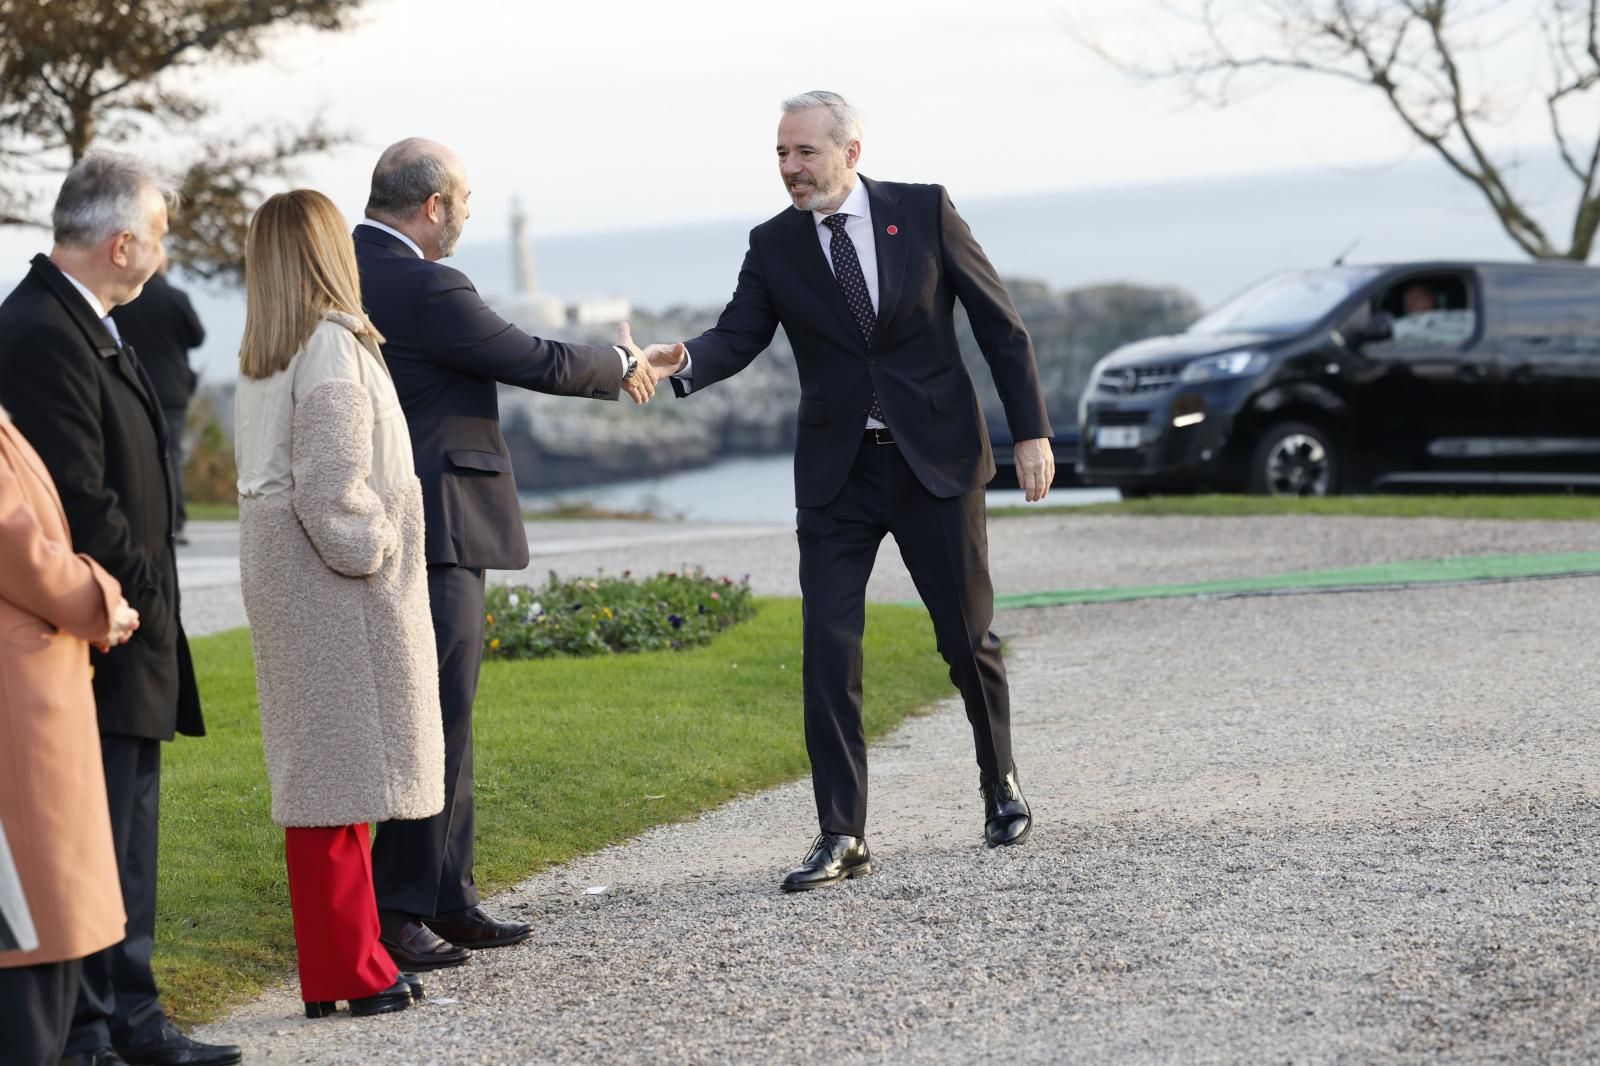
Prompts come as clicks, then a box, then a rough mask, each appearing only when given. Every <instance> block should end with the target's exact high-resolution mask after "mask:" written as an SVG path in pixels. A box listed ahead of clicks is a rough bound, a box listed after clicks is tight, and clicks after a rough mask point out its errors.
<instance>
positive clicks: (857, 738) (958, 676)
mask: <svg viewBox="0 0 1600 1066" xmlns="http://www.w3.org/2000/svg"><path fill="white" fill-rule="evenodd" d="M985 519H986V509H985V502H984V494H983V490H982V489H978V490H976V491H973V492H970V493H967V494H966V495H964V496H957V497H952V498H948V499H947V498H941V497H938V496H934V495H933V494H932V493H930V492H929V491H928V490H927V489H925V488H923V486H922V483H921V482H920V481H918V480H917V476H916V474H914V473H913V472H912V470H911V468H910V467H909V466H908V465H907V464H906V461H905V458H904V457H903V456H902V455H901V454H900V449H899V448H898V447H897V446H895V445H892V444H873V443H871V442H870V441H869V442H866V443H863V444H862V446H861V450H860V451H859V452H857V453H856V458H855V462H854V463H853V464H852V466H851V468H850V475H849V477H847V478H846V479H845V484H844V488H843V489H842V490H841V491H840V493H839V495H838V496H837V497H836V498H835V499H834V500H833V501H832V502H831V503H829V504H828V505H827V506H825V507H802V508H801V509H800V510H799V512H798V515H797V517H796V526H797V530H796V532H797V535H798V537H799V541H800V592H801V595H802V597H803V603H802V614H803V616H804V622H803V623H802V628H803V630H804V646H805V665H804V680H805V725H806V750H807V752H808V753H809V754H810V756H811V781H812V788H813V790H814V791H815V793H816V800H817V821H818V823H819V824H820V826H821V828H822V830H823V832H826V833H844V834H847V835H850V836H864V835H865V834H866V822H867V741H866V734H865V732H864V730H863V728H862V724H861V692H862V689H861V675H862V654H861V635H862V632H863V630H864V629H865V626H866V592H867V578H868V577H869V576H870V575H871V574H872V564H873V561H874V560H875V559H876V558H877V554H878V546H879V544H880V543H881V542H882V540H883V537H884V535H885V534H886V533H887V534H892V535H893V536H894V539H895V543H896V544H898V545H899V547H900V557H901V558H902V559H903V560H905V564H906V569H907V570H909V571H910V572H911V579H912V581H914V582H915V583H916V586H917V591H918V592H919V593H921V595H922V602H923V603H924V604H925V605H926V606H927V608H928V614H929V615H930V616H931V618H932V620H933V631H934V636H935V638H936V639H937V641H938V645H939V653H940V654H941V655H942V656H944V660H945V662H946V663H947V664H948V665H949V667H950V680H951V681H953V682H955V686H956V688H957V689H959V690H960V692H961V698H962V701H963V702H964V703H965V704H966V709H967V719H968V721H969V722H970V723H971V724H972V735H973V740H974V742H975V745H976V749H977V757H978V772H979V773H980V774H982V775H984V776H987V777H995V778H998V777H1003V776H1005V775H1006V774H1007V773H1010V772H1011V770H1012V769H1013V765H1012V761H1011V704H1010V694H1009V691H1008V690H1007V687H1006V671H1005V664H1004V663H1003V662H1002V661H1001V657H1000V640H999V638H998V637H996V636H995V635H994V634H993V633H991V632H990V631H989V624H990V622H991V621H992V620H993V618H994V588H993V586H992V585H991V584H990V582H989V542H988V532H987V530H986V528H985Z"/></svg>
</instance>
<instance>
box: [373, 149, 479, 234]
mask: <svg viewBox="0 0 1600 1066" xmlns="http://www.w3.org/2000/svg"><path fill="white" fill-rule="evenodd" d="M469 195H471V194H470V192H469V190H468V189H467V175H466V168H465V167H463V166H462V165H461V160H460V158H459V157H458V156H457V155H456V154H455V153H454V152H452V151H451V150H450V149H448V148H446V147H445V146H444V145H442V144H439V143H438V142H437V141H430V140H427V139H426V138H423V137H408V138H406V139H405V140H403V141H400V142H398V143H396V144H392V145H390V146H389V147H388V148H386V149H384V152H383V154H382V155H381V156H379V157H378V165H377V166H375V167H373V168H372V191H371V193H370V194H369V195H368V196H367V217H368V218H372V219H376V220H378V221H379V222H383V223H385V224H387V225H389V226H393V227H394V228H395V229H398V230H400V231H401V232H402V233H404V234H405V235H406V236H408V237H410V238H411V239H412V240H414V241H416V242H417V244H418V245H419V246H420V247H421V248H422V249H423V252H424V254H426V255H427V257H428V258H429V259H443V258H444V257H446V256H448V255H450V254H451V253H452V252H454V251H455V245H456V241H457V239H458V238H459V237H460V236H461V228H462V226H463V224H465V222H466V220H467V218H468V216H469V212H468V210H467V197H468V196H469Z"/></svg>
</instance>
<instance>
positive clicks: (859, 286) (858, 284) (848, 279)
mask: <svg viewBox="0 0 1600 1066" xmlns="http://www.w3.org/2000/svg"><path fill="white" fill-rule="evenodd" d="M849 217H850V216H849V215H844V214H836V215H829V216H828V217H827V218H824V219H823V220H822V224H823V225H824V226H827V227H828V228H829V229H830V230H832V231H833V241H832V243H831V244H830V245H829V252H828V254H829V255H830V256H831V257H832V259H833V277H834V280H835V281H837V282H838V283H839V290H840V291H841V292H843V293H844V302H845V303H846V304H848V305H849V306H850V313H851V314H852V315H854V316H855V320H856V327H857V328H858V329H860V330H861V339H862V340H864V341H866V342H867V347H869V348H870V347H872V328H873V326H875V325H877V322H878V314H877V312H876V311H874V310H873V309H872V294H871V293H870V292H868V291H867V278H866V275H865V274H863V273H861V260H860V259H859V258H857V257H856V244H855V242H854V241H852V240H851V239H850V234H848V233H846V232H845V231H844V224H845V222H846V221H847V220H848V219H849ZM867 415H868V417H870V418H875V419H877V420H878V421H879V422H882V421H884V417H883V408H882V407H880V406H878V394H877V393H876V392H874V393H873V394H872V401H871V402H870V403H869V404H868V405H867Z"/></svg>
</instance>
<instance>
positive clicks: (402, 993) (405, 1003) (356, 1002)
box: [350, 977, 411, 1018]
mask: <svg viewBox="0 0 1600 1066" xmlns="http://www.w3.org/2000/svg"><path fill="white" fill-rule="evenodd" d="M410 1006H411V986H410V985H409V984H407V983H406V982H405V979H404V978H400V977H397V978H395V981H394V984H392V985H390V986H389V987H388V988H386V989H384V990H383V991H382V992H375V993H373V994H372V995H370V996H362V997H360V998H359V999H352V1000H351V1001H350V1013H351V1014H353V1015H355V1016H356V1017H357V1018H365V1017H367V1016H369V1015H373V1014H392V1013H394V1012H395V1011H397V1010H405V1009H407V1008H408V1007H410Z"/></svg>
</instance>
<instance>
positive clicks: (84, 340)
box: [0, 153, 239, 1064]
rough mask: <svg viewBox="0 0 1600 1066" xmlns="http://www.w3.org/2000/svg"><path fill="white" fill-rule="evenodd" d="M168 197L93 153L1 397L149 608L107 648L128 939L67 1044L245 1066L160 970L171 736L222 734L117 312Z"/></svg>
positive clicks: (93, 536)
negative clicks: (190, 636)
mask: <svg viewBox="0 0 1600 1066" xmlns="http://www.w3.org/2000/svg"><path fill="white" fill-rule="evenodd" d="M167 195H168V190H167V186H166V185H165V184H164V183H163V182H162V181H161V180H160V179H159V178H157V177H156V176H155V175H154V173H153V172H151V171H149V170H147V169H146V168H145V167H143V166H142V165H141V164H140V163H139V162H138V161H136V160H134V159H131V158H129V157H127V156H121V155H114V154H111V153H96V154H92V155H89V156H87V157H85V158H84V159H83V160H82V161H81V162H79V163H78V164H77V165H76V166H74V167H73V168H72V170H71V171H70V172H68V174H67V177H66V180H65V181H64V182H63V183H62V185H61V192H60V194H59V195H58V197H57V199H56V204H55V212H54V228H55V246H54V248H52V249H51V252H50V254H49V255H48V256H43V255H40V256H35V257H34V260H33V265H32V268H31V269H30V270H29V272H28V275H27V276H26V277H25V278H23V279H22V281H21V283H20V284H18V285H17V287H16V288H15V289H14V290H12V292H11V295H10V296H8V297H6V300H5V302H4V303H3V304H0V403H3V404H4V405H5V406H6V407H7V408H8V409H9V410H10V411H11V415H12V420H13V421H14V422H15V423H16V426H17V428H18V429H20V430H21V431H22V434H23V436H25V437H27V438H28V441H29V443H31V444H32V445H33V446H34V448H35V450H37V451H38V453H39V455H40V456H41V457H42V458H43V459H44V463H45V466H46V467H48V468H49V471H50V476H51V477H52V478H53V479H54V481H55V483H56V487H57V488H58V489H59V490H60V492H61V502H62V504H63V506H64V508H65V510H66V515H67V524H68V525H69V526H70V527H71V530H72V546H73V548H74V549H75V550H77V551H79V552H82V553H84V554H85V555H88V556H89V557H90V558H92V559H94V560H95V561H96V562H98V563H99V564H100V565H101V566H103V567H105V569H106V570H107V571H108V572H109V573H110V574H111V576H112V577H115V578H116V579H117V580H118V581H120V582H121V583H122V591H123V595H124V596H126V597H127V600H128V602H129V604H130V605H132V606H133V607H134V609H135V610H137V611H138V612H139V619H140V625H139V629H138V632H137V633H136V634H135V635H134V638H133V640H132V641H131V642H129V643H128V644H127V645H126V646H124V647H121V648H116V649H113V650H112V651H111V652H110V653H109V654H107V653H102V652H99V651H95V652H92V653H91V654H92V656H93V666H94V695H95V703H96V706H97V708H98V711H99V718H100V751H101V757H102V759H103V761H104V763H105V773H106V791H107V796H108V799H109V800H110V808H111V822H112V838H113V841H114V842H115V845H116V852H117V872H118V876H119V877H120V879H121V881H122V893H123V905H124V907H125V909H126V910H127V912H128V926H127V929H128V935H127V938H126V939H125V940H123V941H122V942H121V943H120V944H116V945H113V946H112V947H110V948H107V949H106V950H105V951H102V952H99V953H97V954H95V955H91V956H89V957H88V958H87V959H85V960H84V963H83V978H82V984H81V987H80V988H79V990H78V1006H77V1012H76V1016H75V1018H74V1020H73V1027H72V1034H71V1036H70V1037H69V1039H68V1041H67V1053H68V1055H69V1061H71V1060H72V1059H73V1058H76V1059H77V1060H81V1061H83V1062H85V1063H114V1062H119V1061H125V1062H129V1063H151V1064H223V1063H233V1062H238V1061H239V1049H238V1048H236V1047H233V1046H218V1045H209V1044H201V1043H198V1042H196V1041H194V1040H191V1039H189V1038H188V1037H186V1036H184V1035H183V1034H182V1033H180V1032H179V1031H178V1030H177V1029H176V1028H174V1027H173V1026H172V1025H171V1024H170V1023H169V1022H168V1021H167V1019H166V1014H165V1012H164V1011H163V1010H162V1009H161V1003H160V1000H159V997H158V993H157V990H156V982H155V976H154V974H153V973H152V972H151V969H150V955H151V949H152V947H153V945H154V940H155V927H156V840H157V837H156V829H157V825H158V822H159V817H160V810H159V800H160V795H161V742H162V741H165V740H171V739H172V737H173V735H174V733H183V734H185V735H187V736H196V737H197V736H201V735H203V734H204V732H205V727H204V724H203V723H202V721H201V717H200V694H199V692H198V690H197V689H196V687H195V678H194V666H193V664H192V663H191V661H190V658H189V643H188V640H187V639H186V638H185V636H184V632H183V622H182V621H181V620H180V618H179V615H178V569H177V559H176V555H175V552H174V549H173V539H172V538H173V532H172V524H173V515H174V511H175V505H176V494H175V492H174V487H173V479H172V466H171V463H170V462H169V459H168V440H167V426H166V419H165V418H164V417H163V416H162V411H161V406H160V402H159V400H158V399H157V395H156V391H155V388H154V386H153V385H152V384H151V382H150V378H149V375H147V374H146V373H145V372H144V368H143V367H142V366H141V365H140V364H139V360H138V358H137V356H136V354H135V353H134V352H133V351H132V350H130V349H129V348H128V347H127V346H126V345H125V344H123V343H122V338H121V337H120V335H119V333H118V330H117V326H116V322H115V321H114V320H113V319H112V318H111V315H110V311H111V309H112V308H113V307H117V306H119V305H121V304H124V303H127V302H128V301H130V300H132V299H133V298H134V297H136V296H138V295H139V291H140V289H141V288H143V286H144V284H145V282H146V281H147V280H148V279H149V278H150V275H151V274H152V273H153V272H154V271H155V270H156V268H157V267H159V266H160V265H161V262H162V260H163V259H164V257H165V253H164V251H163V249H162V245H161V239H162V237H163V236H164V235H165V234H166V232H167ZM113 1048H115V1052H113V1050H112V1049H113ZM118 1055H120V1056H121V1058H120V1059H119V1058H117V1056H118Z"/></svg>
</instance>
